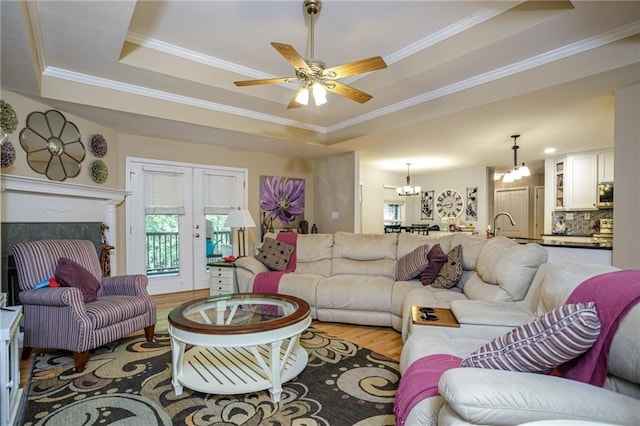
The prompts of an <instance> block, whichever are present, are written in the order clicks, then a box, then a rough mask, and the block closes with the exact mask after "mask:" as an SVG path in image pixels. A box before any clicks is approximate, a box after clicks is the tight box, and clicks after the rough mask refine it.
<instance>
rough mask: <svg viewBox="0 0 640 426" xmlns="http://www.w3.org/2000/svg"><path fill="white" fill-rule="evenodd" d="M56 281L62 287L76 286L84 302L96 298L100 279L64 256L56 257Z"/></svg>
mask: <svg viewBox="0 0 640 426" xmlns="http://www.w3.org/2000/svg"><path fill="white" fill-rule="evenodd" d="M54 276H55V278H56V281H58V283H59V284H60V285H61V286H63V287H76V288H79V289H80V291H82V296H83V298H84V302H85V303H89V302H95V301H96V300H97V299H98V290H99V289H100V281H98V280H97V279H96V277H94V276H93V274H92V273H91V272H89V271H87V270H86V269H85V268H84V267H83V266H82V265H80V264H78V263H76V262H74V261H73V260H71V259H67V258H66V257H61V258H60V259H58V266H57V267H56V272H55V273H54Z"/></svg>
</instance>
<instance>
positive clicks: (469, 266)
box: [460, 238, 487, 271]
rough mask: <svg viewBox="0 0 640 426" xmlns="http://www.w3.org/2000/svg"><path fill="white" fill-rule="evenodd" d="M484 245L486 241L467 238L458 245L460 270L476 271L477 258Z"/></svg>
mask: <svg viewBox="0 0 640 426" xmlns="http://www.w3.org/2000/svg"><path fill="white" fill-rule="evenodd" d="M486 243H487V240H486V239H479V238H467V239H465V240H463V241H462V242H461V243H460V244H461V245H462V269H464V270H465V271H473V270H474V269H476V263H477V261H478V256H480V252H481V251H482V247H484V245H485V244H486Z"/></svg>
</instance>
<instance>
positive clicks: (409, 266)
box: [396, 244, 429, 281]
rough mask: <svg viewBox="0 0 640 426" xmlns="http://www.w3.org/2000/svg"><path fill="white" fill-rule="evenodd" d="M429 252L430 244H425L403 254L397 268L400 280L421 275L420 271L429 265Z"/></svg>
mask: <svg viewBox="0 0 640 426" xmlns="http://www.w3.org/2000/svg"><path fill="white" fill-rule="evenodd" d="M428 254H429V245H428V244H423V245H421V246H418V247H417V248H416V249H415V250H413V251H412V252H411V253H409V254H407V255H405V256H402V258H400V260H398V266H397V268H396V276H397V279H398V281H408V280H412V279H414V278H416V277H418V276H420V273H421V272H422V271H424V270H425V269H426V268H427V266H429V259H428V257H427V255H428Z"/></svg>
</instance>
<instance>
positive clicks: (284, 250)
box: [256, 237, 295, 271]
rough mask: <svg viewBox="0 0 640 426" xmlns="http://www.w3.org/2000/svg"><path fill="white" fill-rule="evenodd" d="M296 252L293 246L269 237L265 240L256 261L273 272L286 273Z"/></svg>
mask: <svg viewBox="0 0 640 426" xmlns="http://www.w3.org/2000/svg"><path fill="white" fill-rule="evenodd" d="M294 250H295V247H294V246H292V245H291V244H287V243H283V242H282V241H278V240H274V239H273V238H270V237H267V238H265V239H264V242H263V243H262V246H261V247H260V251H259V252H258V254H257V255H256V259H258V260H259V261H260V262H262V263H263V264H264V266H266V267H267V268H269V269H271V270H272V271H284V270H285V269H287V265H288V264H289V259H291V255H292V254H293V251H294Z"/></svg>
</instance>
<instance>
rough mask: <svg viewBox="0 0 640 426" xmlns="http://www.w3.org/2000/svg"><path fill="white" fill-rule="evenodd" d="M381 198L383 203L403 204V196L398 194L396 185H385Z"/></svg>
mask: <svg viewBox="0 0 640 426" xmlns="http://www.w3.org/2000/svg"><path fill="white" fill-rule="evenodd" d="M383 199H384V203H385V204H404V199H405V197H401V196H400V195H398V192H397V191H396V187H395V186H394V187H390V186H385V187H384V194H383Z"/></svg>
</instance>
